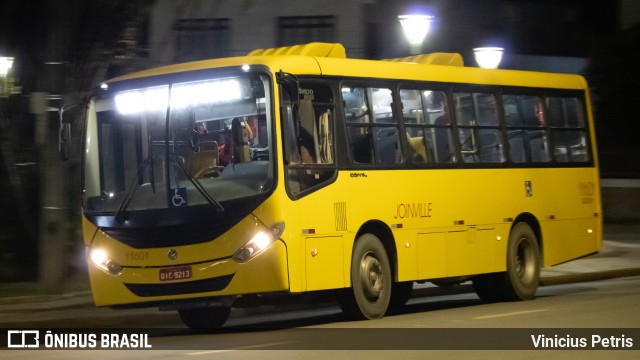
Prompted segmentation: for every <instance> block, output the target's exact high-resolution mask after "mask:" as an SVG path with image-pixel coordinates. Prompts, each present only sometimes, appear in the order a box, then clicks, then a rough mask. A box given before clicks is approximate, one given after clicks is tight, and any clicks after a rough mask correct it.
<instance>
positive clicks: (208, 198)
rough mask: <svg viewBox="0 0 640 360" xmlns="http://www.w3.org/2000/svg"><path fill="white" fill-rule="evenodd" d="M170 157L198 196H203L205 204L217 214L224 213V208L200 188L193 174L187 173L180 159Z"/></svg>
mask: <svg viewBox="0 0 640 360" xmlns="http://www.w3.org/2000/svg"><path fill="white" fill-rule="evenodd" d="M172 157H173V161H175V163H176V164H177V165H178V168H180V170H181V171H182V173H183V174H184V175H185V176H186V177H187V179H189V181H191V183H192V184H193V186H194V187H195V188H196V189H197V190H198V191H199V192H200V194H202V196H204V198H205V199H206V200H207V202H208V203H209V204H211V205H214V206H215V207H217V208H218V211H219V212H222V211H224V207H223V206H222V205H221V204H220V203H219V202H218V201H216V199H214V198H213V197H211V195H209V193H208V192H207V190H205V189H204V187H202V184H200V182H199V181H198V180H197V179H196V178H195V177H194V176H193V174H191V172H189V170H187V169H186V168H185V167H184V164H183V163H182V158H181V157H180V156H178V155H175V154H173V155H172Z"/></svg>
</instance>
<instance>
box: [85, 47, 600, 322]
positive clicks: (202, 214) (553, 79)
mask: <svg viewBox="0 0 640 360" xmlns="http://www.w3.org/2000/svg"><path fill="white" fill-rule="evenodd" d="M83 144H84V148H83V170H82V173H83V182H82V184H83V193H82V194H83V200H82V208H83V235H84V242H85V245H86V248H87V258H88V263H89V275H90V282H91V287H92V292H93V296H94V299H95V303H96V305H97V306H111V307H116V308H117V307H131V306H157V307H159V308H160V309H161V310H177V311H178V312H179V314H180V316H181V318H182V320H183V321H184V322H185V324H186V325H188V326H189V327H193V328H203V327H204V328H206V327H216V326H222V325H223V324H224V323H225V321H226V320H227V318H228V316H229V313H230V309H231V308H232V307H233V306H234V305H236V306H238V305H239V304H247V303H258V304H260V303H261V301H262V300H263V299H268V298H270V297H271V296H273V297H279V296H284V297H289V298H293V297H295V296H296V295H302V294H304V295H305V296H303V297H306V296H310V297H313V296H315V295H320V294H322V295H326V294H331V295H332V296H333V295H335V296H336V298H337V299H338V300H339V303H340V305H341V307H342V309H343V310H344V312H345V313H346V314H348V315H349V316H351V317H353V318H361V319H374V318H380V317H382V316H384V315H385V313H387V312H388V311H389V310H390V309H393V308H394V307H397V306H401V305H403V304H404V303H405V302H406V301H407V300H408V299H409V297H410V294H411V291H412V284H413V282H415V281H432V282H434V283H436V284H443V283H458V282H462V281H472V283H473V286H474V288H475V290H476V292H477V294H478V296H479V297H480V298H481V299H483V300H485V301H503V300H526V299H532V298H533V297H534V296H535V293H536V289H537V287H538V283H539V277H540V268H541V267H542V266H551V265H555V264H558V263H562V262H565V261H568V260H571V259H575V258H577V257H581V256H584V255H587V254H590V253H594V252H597V251H598V250H599V249H600V247H601V242H602V226H601V222H602V220H601V219H602V214H601V202H600V193H599V188H600V186H599V178H598V167H597V158H596V148H595V138H594V127H593V119H592V115H591V108H590V103H589V92H588V89H587V84H586V82H585V80H584V79H583V78H582V77H580V76H575V75H561V74H548V73H534V72H524V71H509V70H495V69H494V70H486V69H479V68H474V67H466V66H464V65H463V63H462V57H461V56H460V55H459V54H448V53H436V54H429V55H420V56H414V57H410V58H404V59H390V60H362V59H349V58H347V57H346V54H345V49H344V47H343V46H342V45H340V44H329V43H310V44H304V45H298V46H292V47H283V48H274V49H261V50H255V51H253V52H251V53H249V54H248V55H247V56H242V57H233V58H223V59H213V60H205V61H198V62H191V63H186V64H179V65H171V66H166V67H161V68H157V69H151V70H146V71H141V72H138V73H134V74H131V75H126V76H123V77H119V78H116V79H113V80H111V81H108V82H106V83H104V84H102V85H101V86H100V87H99V88H97V89H95V91H93V93H92V95H91V96H90V97H89V99H88V101H87V105H86V121H85V131H84V140H83Z"/></svg>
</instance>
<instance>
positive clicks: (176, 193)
mask: <svg viewBox="0 0 640 360" xmlns="http://www.w3.org/2000/svg"><path fill="white" fill-rule="evenodd" d="M171 190H173V191H171V192H169V197H170V199H169V203H170V204H171V207H183V206H187V188H175V189H171Z"/></svg>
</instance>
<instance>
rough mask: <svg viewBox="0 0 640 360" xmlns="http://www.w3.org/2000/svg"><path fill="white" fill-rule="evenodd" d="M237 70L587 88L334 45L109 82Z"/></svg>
mask: <svg viewBox="0 0 640 360" xmlns="http://www.w3.org/2000/svg"><path fill="white" fill-rule="evenodd" d="M241 65H265V66H267V67H268V68H270V69H272V71H279V70H282V71H284V72H288V73H292V74H296V75H325V76H336V77H355V78H378V79H380V78H382V79H393V80H407V81H432V82H446V83H461V84H475V85H503V86H521V87H522V86H524V87H542V88H559V89H585V88H586V87H587V84H586V81H585V79H584V78H583V77H582V76H580V75H571V74H554V73H544V72H532V71H519V70H502V69H481V68H477V67H469V66H464V64H463V61H462V56H461V55H460V54H457V53H432V54H423V55H417V56H410V57H406V58H398V59H386V60H364V59H351V58H347V56H346V51H345V49H344V47H343V46H342V45H341V44H337V43H309V44H302V45H294V46H288V47H279V48H270V49H257V50H253V51H251V52H250V53H249V54H247V55H246V56H238V57H229V58H220V59H211V60H202V61H195V62H189V63H182V64H175V65H169V66H163V67H159V68H154V69H149V70H144V71H140V72H136V73H132V74H129V75H125V76H121V77H118V78H115V79H112V80H110V81H109V82H115V81H121V80H128V79H134V78H142V77H148V76H156V75H164V74H170V73H178V72H187V71H197V70H205V69H210V68H220V67H229V66H241Z"/></svg>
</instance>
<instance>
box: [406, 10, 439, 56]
mask: <svg viewBox="0 0 640 360" xmlns="http://www.w3.org/2000/svg"><path fill="white" fill-rule="evenodd" d="M398 20H399V21H400V25H401V26H402V31H403V32H404V36H405V37H406V38H407V41H409V45H410V46H411V53H412V54H418V53H420V49H421V47H422V42H423V41H424V38H425V37H426V36H427V33H428V32H429V27H430V26H431V23H432V22H433V16H431V15H398Z"/></svg>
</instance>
